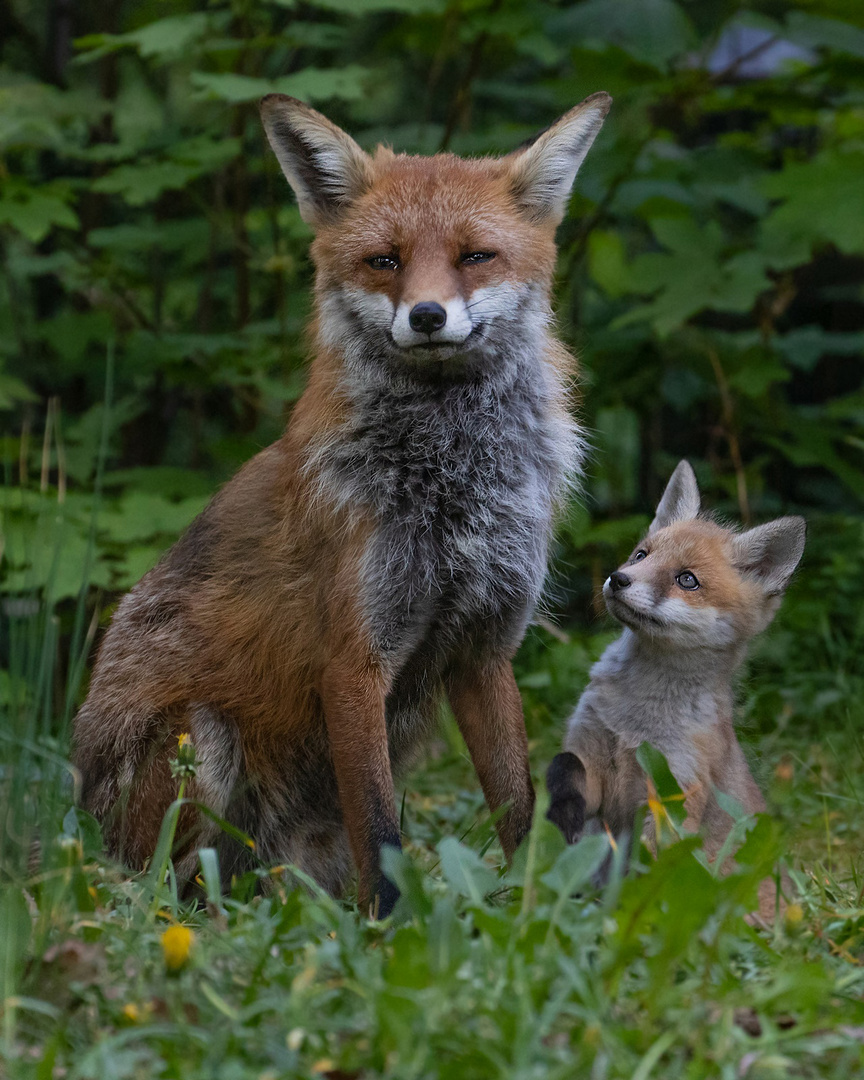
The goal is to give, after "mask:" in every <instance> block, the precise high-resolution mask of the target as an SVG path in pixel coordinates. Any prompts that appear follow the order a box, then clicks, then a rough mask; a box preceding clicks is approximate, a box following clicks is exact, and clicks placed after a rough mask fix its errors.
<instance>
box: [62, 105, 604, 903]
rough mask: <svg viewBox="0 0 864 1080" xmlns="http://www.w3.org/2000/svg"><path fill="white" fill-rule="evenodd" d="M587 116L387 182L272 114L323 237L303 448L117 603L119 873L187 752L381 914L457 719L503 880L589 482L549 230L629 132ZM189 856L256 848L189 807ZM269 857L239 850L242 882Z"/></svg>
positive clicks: (94, 805) (107, 666)
mask: <svg viewBox="0 0 864 1080" xmlns="http://www.w3.org/2000/svg"><path fill="white" fill-rule="evenodd" d="M609 105H610V98H609V97H608V95H606V94H594V95H593V96H592V97H589V98H587V99H586V100H585V101H584V102H583V103H582V104H581V105H579V106H577V107H576V108H574V109H572V110H571V111H570V112H568V113H566V114H565V115H564V116H563V117H561V118H560V119H559V120H558V121H557V122H556V123H554V124H553V125H552V126H551V127H550V128H548V129H547V130H545V131H544V132H542V133H541V134H540V135H539V136H537V137H536V138H535V139H534V140H533V141H532V142H531V143H530V144H528V145H526V146H524V147H522V148H520V149H518V150H517V151H516V152H515V153H512V154H510V155H508V156H506V157H503V158H500V159H483V160H462V159H460V158H458V157H454V156H453V155H452V154H438V155H436V156H434V157H429V158H425V157H410V156H406V155H401V154H394V153H392V152H391V151H390V150H387V149H384V148H381V147H379V148H378V150H377V151H376V152H375V154H374V155H373V156H369V155H367V154H366V153H364V152H363V151H362V150H361V149H360V147H359V146H358V145H357V144H356V143H355V142H354V141H353V140H352V139H351V138H350V137H349V136H348V135H347V134H345V132H343V131H341V130H340V129H339V128H338V127H336V126H335V125H333V124H332V123H330V122H329V121H328V120H327V119H325V118H324V117H323V116H321V115H320V114H319V113H317V112H315V111H314V110H313V109H311V108H309V107H308V106H307V105H304V104H303V103H301V102H299V101H295V100H294V99H293V98H289V97H284V96H282V95H279V94H274V95H270V96H269V97H266V98H265V99H264V100H263V102H262V103H261V112H262V117H263V121H264V127H265V129H266V132H267V136H268V138H269V140H270V144H271V146H272V147H273V150H274V151H275V153H276V156H277V158H278V159H279V162H280V164H281V166H282V169H283V171H284V173H285V176H286V177H287V179H288V181H289V183H290V184H291V186H292V187H293V189H294V191H295V193H296V195H297V199H298V201H299V205H300V211H301V213H302V215H303V217H304V219H305V220H306V221H307V222H308V223H309V224H310V225H311V226H312V228H313V229H314V231H315V240H314V243H313V245H312V257H313V259H314V262H315V266H316V272H317V273H316V283H315V316H314V320H313V324H312V338H313V341H314V359H313V362H312V366H311V371H310V375H309V383H308V387H307V389H306V391H305V393H304V394H303V396H302V397H301V399H300V401H299V402H298V403H297V406H296V408H295V409H294V412H293V414H292V416H291V419H290V422H289V424H288V427H287V430H286V432H285V434H284V436H283V437H282V438H281V439H280V440H279V441H278V442H276V443H275V444H274V445H273V446H271V447H269V448H268V449H266V450H264V451H262V452H261V453H260V454H258V455H257V456H256V457H255V458H253V459H252V460H251V461H250V462H248V463H247V465H246V466H245V467H244V468H242V469H241V470H240V472H239V473H238V474H237V475H236V476H235V477H234V479H233V480H231V481H230V482H229V483H228V484H227V485H226V486H225V487H224V488H223V489H222V491H220V492H219V494H218V495H217V496H216V497H215V498H214V500H213V501H212V503H211V504H210V505H209V507H208V508H207V509H206V510H205V511H204V512H203V513H202V514H201V516H200V517H199V518H198V519H197V520H196V521H195V522H193V524H192V525H191V526H190V528H189V530H188V531H187V532H186V534H185V535H184V536H183V537H182V538H181V539H180V540H179V542H178V543H177V544H176V545H175V546H174V548H172V550H171V551H169V552H168V554H167V555H166V556H165V557H164V558H163V559H162V561H161V562H160V563H159V564H158V566H156V567H155V569H153V570H152V571H150V573H149V574H147V575H146V576H145V577H144V578H143V579H142V581H141V582H140V583H139V584H138V585H137V586H136V587H135V588H134V589H133V590H132V591H131V593H129V595H128V596H126V597H125V598H124V599H123V601H122V602H121V603H120V605H119V607H118V609H117V612H116V614H115V615H114V618H113V620H112V623H111V626H110V628H109V629H108V631H107V633H106V635H105V638H104V641H103V642H102V645H101V648H100V650H99V655H98V658H97V661H96V665H95V669H94V672H93V678H92V682H91V686H90V693H89V696H88V698H87V700H86V701H85V703H84V705H83V707H82V708H81V711H80V712H79V714H78V717H77V720H76V725H75V744H76V750H75V760H76V762H77V765H78V768H79V769H80V771H81V775H82V778H83V804H84V806H85V807H87V808H88V809H90V810H91V811H92V812H93V813H94V814H95V815H96V816H97V817H98V818H99V819H101V820H102V821H103V822H104V825H105V831H106V836H107V840H108V844H109V848H110V849H111V850H112V851H113V852H114V853H116V854H118V855H122V856H123V857H124V858H126V859H127V860H129V861H130V862H131V863H133V864H136V865H141V864H143V863H144V862H145V861H146V860H147V858H148V857H149V856H150V855H151V854H152V852H153V849H154V845H155V843H156V839H157V835H158V832H159V827H160V823H161V821H162V818H163V815H164V813H165V810H166V808H167V807H168V805H169V803H170V802H171V800H172V798H174V796H175V794H176V782H174V781H173V780H172V777H171V772H170V769H169V760H170V759H171V758H172V757H173V756H174V755H175V753H176V747H177V737H178V735H179V734H180V733H181V732H188V733H189V734H190V736H191V739H192V741H193V742H194V744H195V747H196V749H197V754H198V757H199V759H200V767H199V770H198V775H197V778H196V780H195V781H194V792H190V793H192V794H194V795H195V796H197V798H198V799H200V800H203V801H204V802H205V803H207V804H208V805H209V806H210V807H211V808H212V809H213V810H214V811H215V812H216V813H218V814H220V815H222V816H224V817H226V818H227V819H229V820H230V821H232V822H233V823H234V824H236V825H237V826H238V827H239V828H241V829H243V830H244V831H245V832H247V833H248V834H250V835H251V836H252V837H253V838H254V840H255V843H256V849H257V854H258V855H259V856H260V857H261V858H262V859H263V860H265V861H268V862H273V863H277V862H278V863H283V862H284V863H294V864H296V865H298V866H299V867H301V868H302V869H303V870H305V871H306V872H307V873H309V874H310V875H311V876H312V877H313V878H315V879H316V880H317V881H318V882H319V883H320V884H321V885H322V886H323V887H324V888H325V889H327V890H329V891H330V892H332V893H337V892H338V891H339V890H340V889H341V888H342V887H343V885H344V882H345V879H346V877H347V875H348V873H349V871H350V866H351V861H350V857H351V855H353V858H354V862H355V864H356V866H357V870H358V872H359V896H360V901H361V903H362V904H364V905H365V904H371V905H372V906H373V910H376V911H377V913H378V914H379V915H380V916H383V915H385V914H387V913H388V912H389V911H390V910H391V908H392V906H393V903H394V902H395V899H396V895H397V893H396V889H395V887H394V886H393V885H392V884H391V883H390V882H388V881H387V880H386V879H385V878H383V877H382V876H381V872H380V853H381V847H382V845H384V844H392V845H394V846H397V847H398V846H399V818H398V815H397V811H396V804H395V798H394V787H393V774H394V772H395V771H396V770H402V769H404V768H405V766H406V765H407V764H408V763H409V761H410V760H411V758H412V756H413V755H414V753H415V751H416V750H417V748H418V746H419V745H420V744H421V743H422V741H423V739H424V738H425V737H426V736H427V734H428V733H429V731H430V729H431V728H432V726H433V725H434V723H435V721H436V718H437V716H438V713H439V706H440V704H441V702H442V699H443V698H444V696H445V695H446V696H447V698H449V701H450V704H451V706H452V709H453V712H454V714H455V716H456V720H457V722H458V724H459V727H460V730H461V731H462V734H463V735H464V737H465V741H466V743H467V746H468V749H469V751H470V753H471V757H472V760H473V762H474V766H475V768H476V770H477V774H478V776H479V778H480V783H481V785H482V788H483V792H484V795H485V796H486V800H487V802H488V804H489V806H490V808H492V809H493V810H494V809H496V808H497V807H500V806H502V805H504V804H508V809H507V810H506V812H505V813H504V814H503V816H502V817H501V818H500V819H499V821H498V832H499V835H500V839H501V844H502V846H503V849H504V852H505V854H506V856H507V857H508V858H509V857H510V856H511V855H512V853H513V851H514V850H515V848H516V846H517V845H518V844H519V842H520V840H521V839H522V838H523V836H524V835H525V833H526V832H527V830H528V828H529V826H530V822H531V814H532V807H533V802H534V792H533V789H532V785H531V780H530V776H529V770H528V754H527V744H526V736H525V728H524V721H523V717H522V707H521V702H520V697H519V693H518V691H517V689H516V685H515V682H514V679H513V673H512V669H511V663H510V661H511V657H512V655H513V653H514V652H515V650H516V648H517V646H518V645H519V642H520V641H521V639H522V636H523V633H524V631H525V626H526V624H527V621H528V619H529V618H530V616H531V613H532V611H533V609H534V607H535V605H536V603H537V601H538V598H539V596H540V592H541V589H542V586H543V578H544V574H545V570H546V558H547V547H548V543H549V537H550V532H551V529H552V520H553V513H554V509H555V506H556V503H557V502H558V500H560V498H561V496H562V494H563V492H564V491H565V490H566V486H567V483H568V478H570V477H572V476H573V474H574V473H575V472H576V471H577V470H578V468H579V464H580V451H581V443H580V437H579V431H578V428H577V426H576V425H575V424H574V422H573V420H572V419H571V416H570V414H569V412H568V384H569V381H570V379H571V369H572V361H571V358H570V357H569V356H568V354H567V353H566V352H565V350H564V349H563V347H562V346H561V345H560V343H559V342H558V341H557V340H556V339H555V337H554V336H553V334H552V332H551V330H550V321H551V312H550V306H549V293H550V283H551V277H552V271H553V267H554V264H555V240H554V237H555V229H556V226H557V225H558V223H559V222H560V220H561V218H562V217H563V215H564V212H565V209H566V204H567V198H568V195H569V193H570V189H571V186H572V184H573V181H574V178H575V176H576V172H577V170H578V168H579V166H580V164H581V162H582V160H583V158H584V157H585V154H586V153H587V152H588V149H589V147H590V146H591V143H592V142H593V140H594V137H595V136H596V134H597V132H598V131H599V129H600V127H601V125H602V122H603V119H604V117H605V115H606V113H607V111H608V109H609ZM187 810H188V817H187V818H181V827H180V830H179V833H178V835H180V834H183V833H185V834H186V836H187V841H186V843H185V846H182V847H181V850H179V851H177V852H176V853H175V858H176V866H177V869H178V872H179V873H180V874H181V875H184V876H187V877H188V876H189V875H191V874H192V873H194V868H195V859H196V854H195V850H196V848H197V847H198V846H200V845H201V844H203V843H207V844H210V843H217V842H218V843H220V844H221V847H222V867H223V872H224V874H225V875H226V877H227V876H229V875H230V874H231V873H232V872H236V871H237V870H239V869H241V868H242V866H243V865H244V864H243V856H244V849H243V848H242V847H241V845H238V844H236V843H235V842H233V841H228V840H227V839H225V840H224V841H223V840H220V838H219V837H218V836H217V834H216V830H215V828H214V827H213V826H212V825H211V824H210V823H209V822H208V820H206V819H204V818H203V817H201V818H198V817H196V816H195V814H194V813H193V812H192V811H191V809H188V808H187ZM248 854H249V853H248V852H245V855H246V857H248Z"/></svg>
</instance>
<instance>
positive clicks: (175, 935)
mask: <svg viewBox="0 0 864 1080" xmlns="http://www.w3.org/2000/svg"><path fill="white" fill-rule="evenodd" d="M160 941H161V944H162V955H163V957H164V958H165V967H166V968H168V970H169V971H179V970H180V969H181V968H182V967H183V966H184V965H185V964H186V962H187V960H188V959H189V953H190V952H191V951H192V946H193V944H194V943H195V934H194V932H193V931H192V930H190V929H189V927H188V926H179V925H176V924H175V925H174V926H169V927H168V929H167V930H166V931H165V932H164V933H163V934H162V937H161V939H160Z"/></svg>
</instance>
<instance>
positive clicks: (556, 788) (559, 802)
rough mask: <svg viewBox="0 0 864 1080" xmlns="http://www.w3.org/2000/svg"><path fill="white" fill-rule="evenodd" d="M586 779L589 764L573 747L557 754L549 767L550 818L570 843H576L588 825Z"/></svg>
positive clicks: (547, 815) (547, 784)
mask: <svg viewBox="0 0 864 1080" xmlns="http://www.w3.org/2000/svg"><path fill="white" fill-rule="evenodd" d="M586 781H587V778H586V774H585V766H584V765H583V764H582V762H581V761H580V760H579V758H578V757H576V755H575V754H571V753H570V751H569V750H565V751H564V752H563V753H561V754H556V755H555V757H554V758H552V761H551V763H550V765H549V768H548V769H547V770H546V788H547V790H548V791H549V799H550V802H549V809H548V811H547V812H546V817H547V818H548V819H549V821H551V822H552V824H553V825H557V826H558V828H559V829H560V830H561V832H562V833H563V834H564V839H565V840H566V841H567V843H568V844H575V843H576V841H577V840H578V839H579V837H580V836H581V835H582V830H583V829H584V828H585V805H586V804H585V788H586Z"/></svg>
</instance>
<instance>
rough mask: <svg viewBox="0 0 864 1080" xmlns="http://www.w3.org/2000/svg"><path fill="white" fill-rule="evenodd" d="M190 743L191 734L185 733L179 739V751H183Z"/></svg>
mask: <svg viewBox="0 0 864 1080" xmlns="http://www.w3.org/2000/svg"><path fill="white" fill-rule="evenodd" d="M188 742H189V732H188V731H184V732H183V734H182V735H181V736H180V737H179V738H178V739H177V749H178V750H182V749H183V747H184V746H185V745H186V743H188Z"/></svg>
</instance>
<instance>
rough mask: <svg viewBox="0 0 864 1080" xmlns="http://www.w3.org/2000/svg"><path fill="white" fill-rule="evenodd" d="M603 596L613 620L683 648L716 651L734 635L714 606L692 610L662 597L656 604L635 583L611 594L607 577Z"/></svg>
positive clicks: (649, 591) (675, 599)
mask: <svg viewBox="0 0 864 1080" xmlns="http://www.w3.org/2000/svg"><path fill="white" fill-rule="evenodd" d="M603 596H604V597H605V599H606V604H607V606H608V608H609V613H610V614H611V615H612V616H613V618H615V619H617V620H618V621H619V622H623V623H624V624H625V625H626V626H629V627H630V628H631V630H634V631H636V633H644V634H646V635H649V636H650V637H654V638H664V639H666V640H668V641H672V642H674V643H675V644H676V645H679V646H681V647H684V648H686V647H687V646H688V645H691V646H699V647H703V648H704V647H706V646H707V647H709V648H720V647H724V646H726V645H731V644H732V643H733V642H734V641H735V639H736V636H737V635H736V631H735V627H734V624H733V623H732V620H731V619H730V618H729V616H728V615H726V614H725V612H722V611H718V609H717V608H714V607H702V606H699V607H696V606H694V605H692V604H688V603H687V601H686V600H682V599H680V598H679V597H674V596H673V597H669V596H667V597H664V598H663V599H662V600H660V601H659V603H658V602H657V601H656V600H655V598H654V593H653V590H652V589H651V588H650V586H648V585H644V584H641V583H639V582H634V583H633V584H632V585H630V586H629V587H628V588H627V589H626V590H624V591H623V593H614V592H613V591H612V587H611V585H610V583H609V579H608V578H607V579H606V582H605V583H604V585H603ZM640 617H641V618H640Z"/></svg>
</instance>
